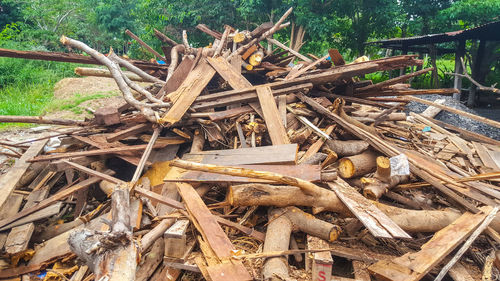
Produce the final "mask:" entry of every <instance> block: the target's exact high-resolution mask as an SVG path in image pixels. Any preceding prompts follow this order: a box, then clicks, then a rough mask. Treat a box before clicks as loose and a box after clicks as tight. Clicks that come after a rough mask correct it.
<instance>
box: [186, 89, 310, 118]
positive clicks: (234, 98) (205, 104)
mask: <svg viewBox="0 0 500 281" xmlns="http://www.w3.org/2000/svg"><path fill="white" fill-rule="evenodd" d="M312 87H313V84H312V83H303V84H297V85H293V86H290V87H287V88H282V89H273V91H272V94H273V96H279V95H285V94H290V93H295V92H297V91H303V90H309V89H311V88H312ZM230 93H233V91H231V92H230ZM201 97H202V98H203V101H201V102H198V101H197V102H196V103H194V104H193V106H192V108H193V109H195V110H204V109H210V108H214V107H221V106H226V105H231V104H237V103H249V104H250V106H251V107H252V108H253V109H254V110H255V111H256V112H257V113H258V111H261V109H260V105H259V103H258V102H256V101H257V100H258V99H259V98H258V96H257V93H256V92H255V90H253V91H250V92H247V93H242V94H238V95H233V94H231V95H226V94H223V93H215V94H208V95H203V96H201ZM256 107H257V108H258V109H255V108H256ZM259 115H260V113H259Z"/></svg>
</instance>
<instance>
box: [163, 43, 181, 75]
mask: <svg viewBox="0 0 500 281" xmlns="http://www.w3.org/2000/svg"><path fill="white" fill-rule="evenodd" d="M184 52H186V47H185V46H184V45H180V44H179V45H175V46H174V47H173V48H172V50H171V51H170V65H169V66H168V72H167V80H166V81H167V82H168V80H170V77H172V75H173V74H174V71H175V69H176V68H177V65H178V64H179V54H180V53H184Z"/></svg>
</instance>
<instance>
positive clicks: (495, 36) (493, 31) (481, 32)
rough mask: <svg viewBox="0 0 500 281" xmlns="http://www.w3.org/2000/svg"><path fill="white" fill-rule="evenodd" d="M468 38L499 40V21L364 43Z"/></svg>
mask: <svg viewBox="0 0 500 281" xmlns="http://www.w3.org/2000/svg"><path fill="white" fill-rule="evenodd" d="M469 39H476V40H490V41H500V21H494V22H489V23H486V24H483V25H480V26H478V27H475V28H470V29H465V30H459V31H452V32H445V33H438V34H427V35H422V36H415V37H406V38H392V39H387V40H380V41H374V42H367V43H366V44H381V45H382V47H383V46H385V45H391V46H395V45H401V46H402V45H405V46H414V45H426V44H433V43H444V42H451V41H460V40H469Z"/></svg>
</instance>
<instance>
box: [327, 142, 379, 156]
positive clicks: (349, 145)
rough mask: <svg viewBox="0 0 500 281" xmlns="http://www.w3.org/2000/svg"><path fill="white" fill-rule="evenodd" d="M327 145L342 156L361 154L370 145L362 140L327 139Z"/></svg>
mask: <svg viewBox="0 0 500 281" xmlns="http://www.w3.org/2000/svg"><path fill="white" fill-rule="evenodd" d="M326 145H327V146H328V147H329V148H330V149H331V150H333V151H335V153H337V155H338V156H340V157H344V156H352V155H357V154H360V153H362V152H363V151H365V150H367V149H368V147H369V146H370V145H369V144H368V143H367V142H365V141H362V140H349V141H341V140H327V141H326Z"/></svg>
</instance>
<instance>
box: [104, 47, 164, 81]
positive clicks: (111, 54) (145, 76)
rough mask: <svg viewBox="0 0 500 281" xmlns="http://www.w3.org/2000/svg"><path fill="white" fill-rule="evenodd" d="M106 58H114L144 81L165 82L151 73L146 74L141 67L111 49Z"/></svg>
mask: <svg viewBox="0 0 500 281" xmlns="http://www.w3.org/2000/svg"><path fill="white" fill-rule="evenodd" d="M108 58H112V59H113V60H115V61H116V62H118V64H119V65H121V66H123V67H125V68H126V69H128V70H129V71H132V72H133V73H135V74H137V75H139V77H141V78H142V79H144V80H146V81H149V82H153V83H161V84H165V81H162V80H160V79H158V78H156V77H154V76H151V75H149V74H147V73H146V72H144V71H143V70H142V69H140V68H138V67H137V66H135V65H133V64H131V63H130V62H128V61H127V60H125V59H122V58H121V57H119V56H118V55H117V54H116V53H115V52H113V49H111V51H110V52H109V54H108Z"/></svg>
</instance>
